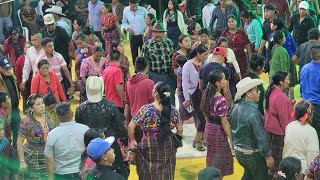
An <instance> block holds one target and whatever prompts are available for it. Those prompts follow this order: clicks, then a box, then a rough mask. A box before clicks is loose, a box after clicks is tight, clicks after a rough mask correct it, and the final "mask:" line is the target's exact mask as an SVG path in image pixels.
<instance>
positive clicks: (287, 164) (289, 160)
mask: <svg viewBox="0 0 320 180" xmlns="http://www.w3.org/2000/svg"><path fill="white" fill-rule="evenodd" d="M301 168H302V167H301V161H300V159H297V158H295V157H286V158H284V159H282V160H281V162H280V164H279V172H278V174H277V176H276V178H275V179H276V180H295V179H296V174H299V173H300V171H301Z"/></svg>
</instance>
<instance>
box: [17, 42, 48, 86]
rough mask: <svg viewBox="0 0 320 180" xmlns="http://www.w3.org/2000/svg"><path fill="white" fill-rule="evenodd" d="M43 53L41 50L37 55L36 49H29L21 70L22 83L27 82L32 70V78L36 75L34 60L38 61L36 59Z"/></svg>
mask: <svg viewBox="0 0 320 180" xmlns="http://www.w3.org/2000/svg"><path fill="white" fill-rule="evenodd" d="M43 52H44V51H43V49H42V48H41V50H40V51H39V53H37V51H36V49H35V48H34V46H32V47H30V48H29V49H28V51H27V54H26V57H25V60H24V66H23V70H22V82H27V81H28V79H29V75H30V72H31V70H32V72H33V75H32V76H34V75H35V74H36V73H35V72H36V66H37V65H36V64H35V63H36V59H38V57H39V56H40V54H42V53H43Z"/></svg>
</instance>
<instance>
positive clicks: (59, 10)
mask: <svg viewBox="0 0 320 180" xmlns="http://www.w3.org/2000/svg"><path fill="white" fill-rule="evenodd" d="M46 13H53V14H59V15H61V16H66V15H65V14H63V13H62V8H61V7H60V6H52V7H51V8H48V9H46Z"/></svg>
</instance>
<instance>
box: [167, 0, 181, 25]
mask: <svg viewBox="0 0 320 180" xmlns="http://www.w3.org/2000/svg"><path fill="white" fill-rule="evenodd" d="M169 1H171V2H172V4H173V11H174V15H175V17H176V20H177V22H178V11H179V2H178V0H169ZM169 1H168V3H169ZM166 10H167V12H166V15H165V17H167V16H168V15H169V13H170V9H169V8H168V7H167V9H166Z"/></svg>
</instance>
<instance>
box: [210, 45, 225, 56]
mask: <svg viewBox="0 0 320 180" xmlns="http://www.w3.org/2000/svg"><path fill="white" fill-rule="evenodd" d="M212 54H220V55H222V56H223V57H226V56H227V51H226V49H225V48H223V47H216V48H214V49H213V51H212Z"/></svg>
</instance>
